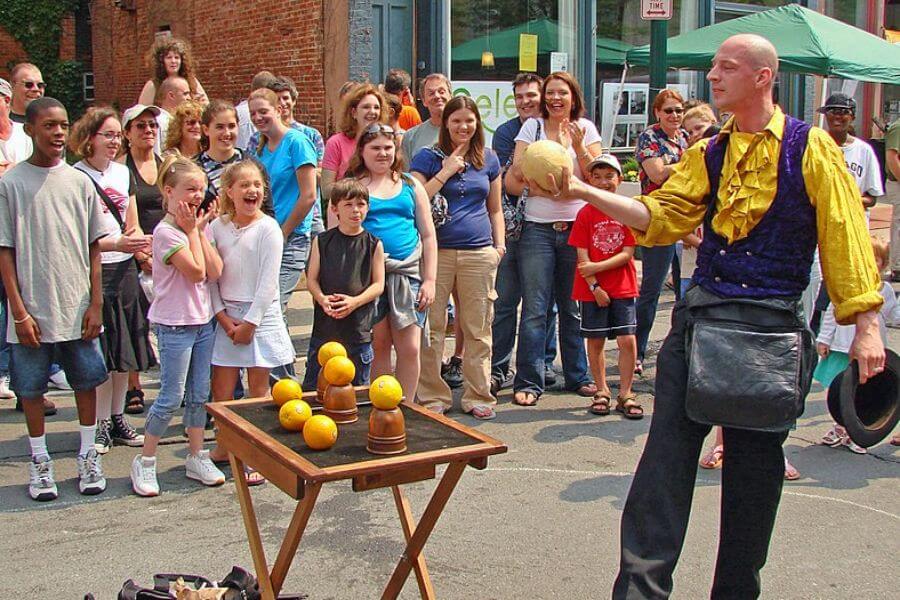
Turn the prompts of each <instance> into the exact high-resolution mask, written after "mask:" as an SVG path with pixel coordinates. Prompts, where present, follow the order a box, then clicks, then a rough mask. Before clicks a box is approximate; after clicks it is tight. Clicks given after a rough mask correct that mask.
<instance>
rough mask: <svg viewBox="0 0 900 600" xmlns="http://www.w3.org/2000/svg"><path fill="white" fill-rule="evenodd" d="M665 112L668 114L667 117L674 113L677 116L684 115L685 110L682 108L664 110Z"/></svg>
mask: <svg viewBox="0 0 900 600" xmlns="http://www.w3.org/2000/svg"><path fill="white" fill-rule="evenodd" d="M663 112H664V113H666V114H667V115H671V114H672V113H675V114H676V115H680V114H682V113H684V109H683V108H681V107H675V108H664V109H663Z"/></svg>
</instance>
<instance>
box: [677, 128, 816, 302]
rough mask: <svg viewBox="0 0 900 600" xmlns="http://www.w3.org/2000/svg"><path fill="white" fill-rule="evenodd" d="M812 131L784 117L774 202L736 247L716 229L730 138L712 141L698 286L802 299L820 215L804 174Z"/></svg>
mask: <svg viewBox="0 0 900 600" xmlns="http://www.w3.org/2000/svg"><path fill="white" fill-rule="evenodd" d="M809 130H810V126H809V125H808V124H806V123H804V122H803V121H800V120H798V119H794V118H793V117H790V116H786V117H785V125H784V136H783V138H782V141H781V156H780V157H779V159H778V188H777V191H776V193H775V199H774V200H773V201H772V205H771V206H770V207H769V210H768V211H767V212H766V214H765V215H764V216H763V218H762V220H761V221H760V222H759V223H757V225H756V227H754V228H753V229H752V230H751V231H750V234H749V235H748V236H747V237H745V238H744V239H741V240H738V241H736V242H734V243H733V244H729V243H728V242H727V240H726V239H725V238H724V237H722V236H720V235H719V234H717V233H716V232H714V231H713V228H712V218H713V214H714V212H715V206H716V196H717V194H718V192H719V179H720V177H721V174H722V165H723V163H724V161H725V151H726V147H727V144H728V137H727V136H726V137H724V138H722V139H721V140H720V139H718V138H713V139H712V140H711V141H710V143H709V146H708V147H707V151H706V171H707V173H708V175H709V183H710V194H709V196H708V197H707V198H706V202H707V205H708V206H709V207H710V208H709V210H708V211H707V213H706V218H705V220H704V230H703V243H702V244H701V245H700V248H699V250H698V252H697V268H696V270H695V271H694V277H693V282H694V283H696V284H698V285H700V286H702V287H704V288H705V289H707V290H709V291H710V292H713V293H714V294H717V295H719V296H724V297H729V298H736V297H745V298H772V297H799V296H800V295H801V294H802V293H803V290H805V289H806V286H807V285H808V284H809V272H810V268H811V267H812V259H813V253H814V251H815V249H816V241H817V239H816V211H815V208H814V207H813V206H812V204H810V202H809V196H807V194H806V184H805V183H804V181H803V170H802V163H803V152H804V151H805V150H806V140H807V138H808V137H809Z"/></svg>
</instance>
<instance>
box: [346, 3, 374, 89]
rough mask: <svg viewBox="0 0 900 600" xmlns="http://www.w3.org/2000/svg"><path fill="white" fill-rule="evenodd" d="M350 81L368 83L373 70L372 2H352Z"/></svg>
mask: <svg viewBox="0 0 900 600" xmlns="http://www.w3.org/2000/svg"><path fill="white" fill-rule="evenodd" d="M349 13H350V69H349V71H350V79H352V80H353V81H367V80H370V79H371V70H372V0H351V1H350V10H349Z"/></svg>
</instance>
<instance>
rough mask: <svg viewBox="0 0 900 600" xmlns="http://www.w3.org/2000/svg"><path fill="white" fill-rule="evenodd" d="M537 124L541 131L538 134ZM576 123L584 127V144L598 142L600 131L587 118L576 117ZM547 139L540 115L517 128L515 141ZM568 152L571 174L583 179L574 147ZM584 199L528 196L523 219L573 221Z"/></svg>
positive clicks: (539, 221)
mask: <svg viewBox="0 0 900 600" xmlns="http://www.w3.org/2000/svg"><path fill="white" fill-rule="evenodd" d="M538 125H540V128H541V131H540V136H538V135H537V134H538ZM578 125H579V126H580V127H581V128H582V129H584V145H585V146H590V145H591V144H596V143H599V142H600V133H599V132H598V131H597V127H596V126H595V125H594V124H593V123H592V122H591V121H589V120H588V119H585V118H581V119H578ZM546 139H547V127H546V124H545V123H544V119H543V118H541V117H537V118H532V119H528V120H527V121H525V124H524V125H522V129H521V130H519V135H517V136H516V141H517V142H527V143H529V144H530V143H532V142H536V141H538V140H546ZM569 154H570V155H571V156H572V163H573V164H574V165H575V169H574V172H573V175H575V177H577V178H578V179H582V180H583V179H584V177H582V174H581V166H580V165H579V164H578V157H577V156H576V155H575V149H574V148H569ZM584 204H585V202H584V200H578V199H574V200H554V199H552V198H544V197H542V196H530V195H529V196H528V201H527V202H526V204H525V220H526V221H532V222H534V223H553V222H554V221H574V220H575V217H576V216H577V215H578V211H579V210H581V207H582V206H584Z"/></svg>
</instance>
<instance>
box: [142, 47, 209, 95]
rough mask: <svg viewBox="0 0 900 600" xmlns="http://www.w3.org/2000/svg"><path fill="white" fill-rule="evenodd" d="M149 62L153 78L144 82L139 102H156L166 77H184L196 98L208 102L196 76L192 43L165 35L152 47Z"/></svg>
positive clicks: (148, 57)
mask: <svg viewBox="0 0 900 600" xmlns="http://www.w3.org/2000/svg"><path fill="white" fill-rule="evenodd" d="M147 62H148V63H149V64H150V66H151V67H152V68H153V78H152V79H150V80H149V81H147V83H145V84H144V87H143V89H141V94H140V96H138V104H144V105H147V106H150V105H151V104H155V102H154V100H155V99H156V92H157V90H159V86H160V85H162V82H163V81H165V79H166V77H175V76H177V77H183V78H184V79H186V80H187V82H188V85H189V86H190V88H191V95H192V96H193V97H194V99H195V100H197V101H199V102H201V103H204V104H205V103H206V92H205V91H204V90H203V86H202V85H200V80H198V79H197V78H196V77H195V76H194V60H193V57H192V56H191V47H190V45H189V44H188V43H187V42H186V41H184V40H181V39H178V38H173V37H163V38H160V39H158V40H157V41H156V42H155V43H154V44H153V46H152V47H151V48H150V52H149V54H148V56H147Z"/></svg>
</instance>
